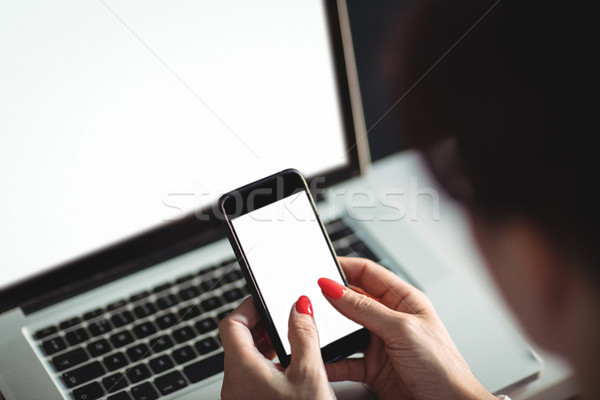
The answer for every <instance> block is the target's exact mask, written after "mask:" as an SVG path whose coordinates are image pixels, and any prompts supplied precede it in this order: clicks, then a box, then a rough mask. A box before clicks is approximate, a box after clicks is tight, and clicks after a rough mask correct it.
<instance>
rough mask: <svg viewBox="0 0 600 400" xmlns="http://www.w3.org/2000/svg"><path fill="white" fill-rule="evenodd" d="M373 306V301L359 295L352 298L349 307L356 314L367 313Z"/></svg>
mask: <svg viewBox="0 0 600 400" xmlns="http://www.w3.org/2000/svg"><path fill="white" fill-rule="evenodd" d="M372 304H373V299H372V298H370V297H368V296H364V295H361V294H356V295H354V296H353V297H352V299H351V302H350V306H351V307H352V308H353V309H354V310H355V311H356V312H358V313H363V312H366V311H368V310H369V309H370V308H371V306H372Z"/></svg>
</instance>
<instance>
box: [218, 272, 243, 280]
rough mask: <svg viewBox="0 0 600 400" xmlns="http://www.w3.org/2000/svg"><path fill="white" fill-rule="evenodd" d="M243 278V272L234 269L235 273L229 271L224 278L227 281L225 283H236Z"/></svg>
mask: <svg viewBox="0 0 600 400" xmlns="http://www.w3.org/2000/svg"><path fill="white" fill-rule="evenodd" d="M242 277H243V276H242V272H241V271H239V270H236V269H234V270H233V271H229V272H228V273H226V274H225V275H224V276H223V279H225V282H235V281H237V280H240V279H242Z"/></svg>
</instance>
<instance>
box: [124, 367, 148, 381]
mask: <svg viewBox="0 0 600 400" xmlns="http://www.w3.org/2000/svg"><path fill="white" fill-rule="evenodd" d="M126 374H127V377H128V378H129V380H130V381H131V383H136V382H139V381H143V380H144V379H146V378H149V377H150V375H151V372H150V370H149V369H148V367H147V366H146V364H138V365H134V366H133V367H131V368H129V369H128V370H127V372H126Z"/></svg>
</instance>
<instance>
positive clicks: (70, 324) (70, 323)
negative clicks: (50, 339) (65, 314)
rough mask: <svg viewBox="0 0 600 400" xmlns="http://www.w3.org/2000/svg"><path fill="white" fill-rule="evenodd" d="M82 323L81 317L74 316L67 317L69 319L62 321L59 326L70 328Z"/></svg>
mask: <svg viewBox="0 0 600 400" xmlns="http://www.w3.org/2000/svg"><path fill="white" fill-rule="evenodd" d="M80 323H81V318H79V317H73V318H70V319H67V320H65V321H63V322H61V323H60V325H59V327H60V329H68V328H71V327H73V326H75V325H77V324H80Z"/></svg>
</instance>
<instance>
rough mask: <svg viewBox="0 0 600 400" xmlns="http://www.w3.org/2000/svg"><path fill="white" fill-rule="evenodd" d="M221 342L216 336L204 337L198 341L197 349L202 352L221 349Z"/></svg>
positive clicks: (206, 352)
mask: <svg viewBox="0 0 600 400" xmlns="http://www.w3.org/2000/svg"><path fill="white" fill-rule="evenodd" d="M219 347H221V346H219V343H217V341H216V339H215V338H212V337H209V338H206V339H202V340H199V341H197V342H196V350H198V353H200V354H208V353H210V352H211V351H215V350H218V349H219Z"/></svg>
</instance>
